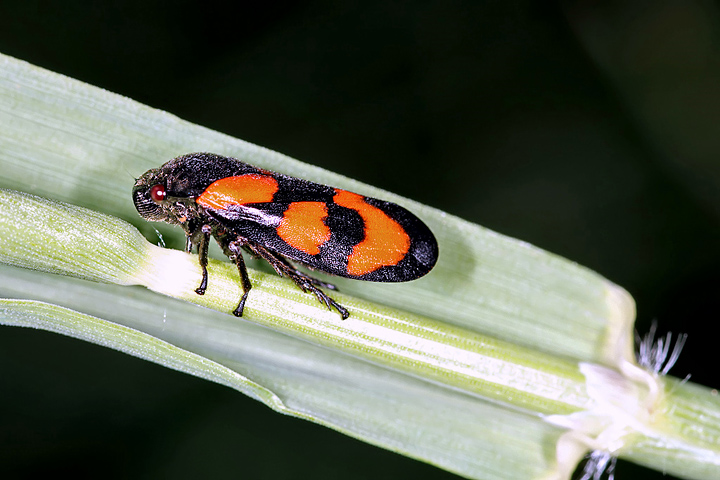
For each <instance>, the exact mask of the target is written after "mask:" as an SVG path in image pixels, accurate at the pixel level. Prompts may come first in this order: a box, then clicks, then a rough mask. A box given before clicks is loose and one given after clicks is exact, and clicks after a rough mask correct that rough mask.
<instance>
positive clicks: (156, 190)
mask: <svg viewBox="0 0 720 480" xmlns="http://www.w3.org/2000/svg"><path fill="white" fill-rule="evenodd" d="M166 196H167V193H165V187H163V186H162V185H155V186H153V187H152V188H150V198H152V199H153V200H154V201H156V202H162V201H163V200H165V197H166Z"/></svg>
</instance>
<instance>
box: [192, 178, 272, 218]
mask: <svg viewBox="0 0 720 480" xmlns="http://www.w3.org/2000/svg"><path fill="white" fill-rule="evenodd" d="M277 190H278V183H277V180H275V179H274V178H273V177H269V176H266V175H258V174H256V173H249V174H247V175H238V176H235V177H225V178H221V179H220V180H217V181H215V182H213V183H212V184H211V185H210V186H209V187H207V188H206V189H205V191H204V192H203V193H202V195H200V196H199V197H198V198H197V199H196V200H195V201H196V202H197V203H198V204H200V205H202V206H203V207H206V208H212V209H214V210H222V209H225V208H227V207H229V206H230V205H244V204H247V203H268V202H272V199H273V195H275V192H277Z"/></svg>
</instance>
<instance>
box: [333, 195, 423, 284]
mask: <svg viewBox="0 0 720 480" xmlns="http://www.w3.org/2000/svg"><path fill="white" fill-rule="evenodd" d="M335 192H336V193H335V196H334V197H333V200H334V201H335V203H336V204H338V205H340V206H342V207H346V208H351V209H353V210H355V211H356V212H358V214H360V216H361V217H362V219H363V221H364V222H365V238H364V239H363V240H362V241H361V242H360V243H358V244H357V245H355V247H353V251H352V253H351V254H350V256H349V257H348V269H347V271H348V273H349V274H350V275H356V276H362V275H366V274H368V273H371V272H374V271H375V270H377V269H379V268H381V267H384V266H390V265H397V264H398V263H400V261H401V260H402V259H403V258H405V255H406V254H407V252H408V250H410V236H409V235H408V234H407V232H406V231H405V229H404V228H403V227H402V226H400V224H399V223H397V222H396V221H395V220H393V219H392V218H390V217H388V216H387V214H386V213H385V212H383V211H382V210H380V209H379V208H377V207H373V206H372V205H370V204H368V203H366V202H365V199H364V197H363V196H362V195H358V194H357V193H352V192H348V191H346V190H339V189H336V190H335Z"/></svg>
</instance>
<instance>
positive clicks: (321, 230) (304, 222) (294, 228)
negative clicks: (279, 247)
mask: <svg viewBox="0 0 720 480" xmlns="http://www.w3.org/2000/svg"><path fill="white" fill-rule="evenodd" d="M327 212H328V211H327V205H325V204H324V203H323V202H293V203H291V204H290V205H289V206H288V209H287V210H285V214H284V215H283V218H282V220H281V221H280V225H278V227H277V233H278V235H279V236H280V238H282V239H283V240H285V241H286V242H287V243H288V245H290V246H291V247H294V248H297V249H298V250H301V251H303V252H305V253H307V254H310V255H317V254H318V253H320V247H321V246H322V244H323V243H325V242H327V241H328V240H330V228H329V227H328V226H327V225H325V223H324V221H323V220H325V218H326V217H327Z"/></svg>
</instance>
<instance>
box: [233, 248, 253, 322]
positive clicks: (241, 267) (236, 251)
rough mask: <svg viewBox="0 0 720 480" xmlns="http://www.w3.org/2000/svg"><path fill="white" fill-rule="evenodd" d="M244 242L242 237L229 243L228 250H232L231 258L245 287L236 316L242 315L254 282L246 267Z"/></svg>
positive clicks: (236, 309)
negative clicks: (243, 253)
mask: <svg viewBox="0 0 720 480" xmlns="http://www.w3.org/2000/svg"><path fill="white" fill-rule="evenodd" d="M242 243H244V242H241V241H240V239H238V240H235V241H234V242H230V243H229V244H228V250H229V251H230V252H231V255H230V260H232V261H234V262H235V265H237V268H238V272H240V279H241V280H242V289H243V294H242V297H240V303H238V306H237V308H235V310H234V311H233V315H235V316H236V317H242V314H243V309H244V308H245V300H247V297H248V293H250V289H251V288H252V283H250V277H248V273H247V268H246V267H245V259H243V256H242V252H240V249H241V247H242Z"/></svg>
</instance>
